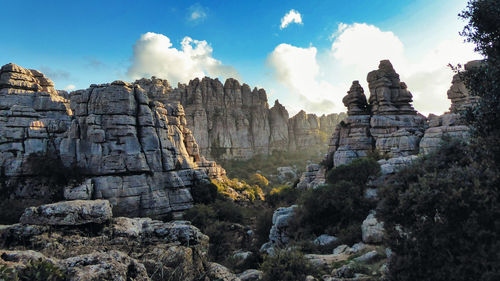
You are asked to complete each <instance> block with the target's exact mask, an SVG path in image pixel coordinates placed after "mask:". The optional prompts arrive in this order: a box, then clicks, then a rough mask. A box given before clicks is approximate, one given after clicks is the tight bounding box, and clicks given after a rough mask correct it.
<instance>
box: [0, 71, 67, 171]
mask: <svg viewBox="0 0 500 281" xmlns="http://www.w3.org/2000/svg"><path fill="white" fill-rule="evenodd" d="M71 114H72V112H71V109H70V107H69V100H68V95H67V93H65V92H61V91H59V92H58V91H56V90H55V89H54V84H53V83H52V81H50V80H49V79H48V78H47V77H45V76H44V75H43V74H42V73H40V72H38V71H36V70H30V69H25V68H22V67H20V66H17V65H15V64H12V63H10V64H7V65H4V66H3V67H2V68H1V69H0V167H1V168H2V169H1V170H2V176H7V177H13V176H21V175H33V174H34V172H35V171H32V170H31V169H30V167H29V165H28V160H29V156H30V155H32V154H38V153H49V152H52V153H53V152H55V151H57V150H58V147H59V143H60V142H61V140H62V137H63V135H64V133H65V132H66V130H67V129H68V127H69V125H70V124H71V120H70V118H71Z"/></svg>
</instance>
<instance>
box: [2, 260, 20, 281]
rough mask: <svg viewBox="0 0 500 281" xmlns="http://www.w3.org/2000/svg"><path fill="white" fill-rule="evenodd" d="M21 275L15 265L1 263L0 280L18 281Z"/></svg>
mask: <svg viewBox="0 0 500 281" xmlns="http://www.w3.org/2000/svg"><path fill="white" fill-rule="evenodd" d="M18 280H19V277H18V276H17V272H16V271H15V269H14V268H13V267H9V266H7V265H4V264H0V281H18Z"/></svg>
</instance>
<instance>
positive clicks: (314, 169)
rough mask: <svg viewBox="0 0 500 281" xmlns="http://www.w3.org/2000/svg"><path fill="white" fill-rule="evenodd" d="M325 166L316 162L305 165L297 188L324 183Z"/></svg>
mask: <svg viewBox="0 0 500 281" xmlns="http://www.w3.org/2000/svg"><path fill="white" fill-rule="evenodd" d="M325 173H326V168H325V167H323V166H321V165H318V164H309V165H307V166H306V171H305V172H304V173H302V176H301V177H300V180H299V183H297V188H299V189H310V188H316V187H318V186H319V185H321V184H324V183H325V181H326V179H325Z"/></svg>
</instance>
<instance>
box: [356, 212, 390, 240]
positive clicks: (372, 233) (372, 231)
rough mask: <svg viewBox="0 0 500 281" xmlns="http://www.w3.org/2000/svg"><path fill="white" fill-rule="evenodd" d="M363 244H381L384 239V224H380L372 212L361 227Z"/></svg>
mask: <svg viewBox="0 0 500 281" xmlns="http://www.w3.org/2000/svg"><path fill="white" fill-rule="evenodd" d="M361 232H362V237H363V242H365V243H368V244H377V243H381V242H382V240H383V239H384V234H385V230H384V222H379V221H378V220H377V218H376V217H375V212H372V213H370V214H369V215H368V217H366V219H365V220H364V221H363V224H362V225H361Z"/></svg>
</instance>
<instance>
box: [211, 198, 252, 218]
mask: <svg viewBox="0 0 500 281" xmlns="http://www.w3.org/2000/svg"><path fill="white" fill-rule="evenodd" d="M213 206H214V209H215V210H216V214H217V219H218V220H220V221H227V222H232V223H243V221H244V219H245V210H244V208H243V207H241V206H239V205H238V204H236V203H234V202H233V201H229V200H227V201H223V200H217V201H216V202H215V203H214V205H213Z"/></svg>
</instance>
